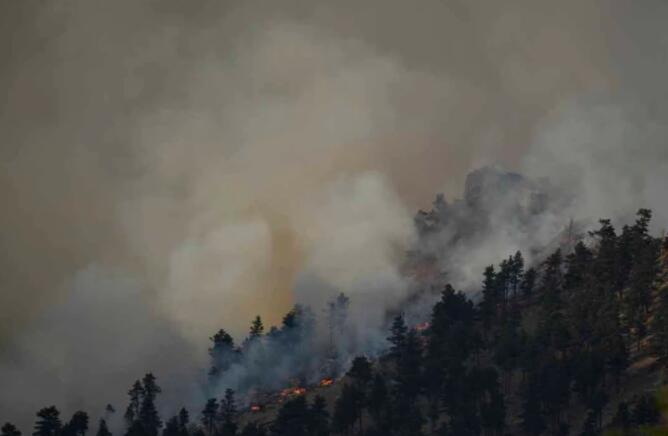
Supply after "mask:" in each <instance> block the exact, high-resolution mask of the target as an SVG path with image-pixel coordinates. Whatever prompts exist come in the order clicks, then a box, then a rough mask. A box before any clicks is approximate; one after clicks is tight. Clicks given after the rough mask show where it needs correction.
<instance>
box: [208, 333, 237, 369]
mask: <svg viewBox="0 0 668 436" xmlns="http://www.w3.org/2000/svg"><path fill="white" fill-rule="evenodd" d="M209 340H211V342H213V346H212V347H211V348H209V356H210V357H211V369H210V370H209V375H210V376H211V377H212V378H214V379H215V378H217V377H220V375H221V374H222V373H224V372H225V371H227V370H228V369H229V368H230V366H231V365H232V363H234V361H235V360H236V357H237V350H236V348H235V347H234V339H232V336H230V335H229V333H227V332H226V331H225V330H223V329H220V330H218V332H217V333H216V334H215V335H213V336H212V337H211V338H209Z"/></svg>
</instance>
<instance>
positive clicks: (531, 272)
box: [520, 268, 536, 297]
mask: <svg viewBox="0 0 668 436" xmlns="http://www.w3.org/2000/svg"><path fill="white" fill-rule="evenodd" d="M535 285H536V270H535V269H534V268H529V269H528V270H526V272H525V273H524V279H523V280H522V284H521V285H520V290H521V291H522V295H523V296H525V297H529V296H531V295H532V294H533V289H534V286H535Z"/></svg>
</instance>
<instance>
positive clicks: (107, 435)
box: [96, 419, 112, 436]
mask: <svg viewBox="0 0 668 436" xmlns="http://www.w3.org/2000/svg"><path fill="white" fill-rule="evenodd" d="M96 436H112V434H111V432H110V431H109V428H108V427H107V421H105V420H104V419H101V420H100V424H99V426H98V428H97V433H96Z"/></svg>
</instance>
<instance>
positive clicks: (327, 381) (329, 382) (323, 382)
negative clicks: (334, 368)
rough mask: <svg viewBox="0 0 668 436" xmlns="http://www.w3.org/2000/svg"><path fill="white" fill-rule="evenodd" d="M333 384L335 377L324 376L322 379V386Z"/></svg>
mask: <svg viewBox="0 0 668 436" xmlns="http://www.w3.org/2000/svg"><path fill="white" fill-rule="evenodd" d="M332 384H334V379H331V378H323V379H322V380H320V387H323V388H324V387H328V386H331V385H332Z"/></svg>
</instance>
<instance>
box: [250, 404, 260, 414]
mask: <svg viewBox="0 0 668 436" xmlns="http://www.w3.org/2000/svg"><path fill="white" fill-rule="evenodd" d="M250 411H251V412H253V413H258V412H261V411H262V406H260V405H257V404H253V405H251V406H250Z"/></svg>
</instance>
